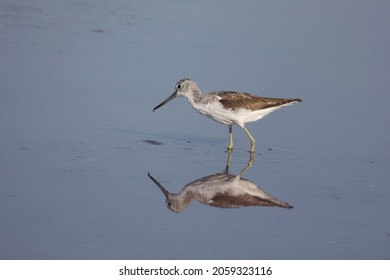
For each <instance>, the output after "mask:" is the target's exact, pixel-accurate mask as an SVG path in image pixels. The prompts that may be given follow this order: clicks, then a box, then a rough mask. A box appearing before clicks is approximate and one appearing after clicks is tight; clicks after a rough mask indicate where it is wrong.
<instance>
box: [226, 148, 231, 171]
mask: <svg viewBox="0 0 390 280" xmlns="http://www.w3.org/2000/svg"><path fill="white" fill-rule="evenodd" d="M227 153H228V157H227V160H226V167H225V173H226V174H228V173H229V167H230V161H231V159H232V150H228V151H227Z"/></svg>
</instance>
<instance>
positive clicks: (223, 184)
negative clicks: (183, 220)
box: [148, 152, 293, 213]
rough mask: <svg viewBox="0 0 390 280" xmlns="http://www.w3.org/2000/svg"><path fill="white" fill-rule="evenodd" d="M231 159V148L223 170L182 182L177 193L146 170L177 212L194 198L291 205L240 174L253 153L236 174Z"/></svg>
mask: <svg viewBox="0 0 390 280" xmlns="http://www.w3.org/2000/svg"><path fill="white" fill-rule="evenodd" d="M230 159H231V152H228V159H227V163H226V168H225V171H224V172H222V173H215V174H212V175H208V176H205V177H202V178H200V179H197V180H195V181H193V182H191V183H189V184H187V185H185V186H184V188H183V189H182V190H181V191H180V193H171V192H169V191H168V190H167V189H165V188H164V187H163V186H162V185H161V184H160V182H158V181H157V180H156V179H155V178H153V177H152V175H150V173H148V176H149V178H150V179H151V180H152V181H153V182H154V183H155V184H156V185H157V187H158V188H159V189H160V190H161V192H162V193H163V194H164V196H165V199H166V205H167V207H168V209H169V210H171V211H173V212H176V213H179V212H182V211H184V210H185V209H186V208H187V207H188V206H189V205H190V204H191V202H192V201H193V200H197V201H198V202H200V203H202V204H205V205H209V206H214V207H220V208H238V207H243V206H276V207H283V208H293V206H291V205H290V204H289V203H287V202H284V201H281V200H278V199H277V198H275V197H273V196H271V195H269V194H268V193H266V192H265V191H264V190H262V189H261V188H260V187H259V186H257V185H256V184H255V183H253V182H251V181H249V180H247V179H244V178H242V175H243V174H244V173H245V172H246V171H247V170H248V169H249V168H250V167H251V166H252V163H253V153H251V157H250V160H249V162H248V164H247V165H246V166H245V167H244V169H243V170H242V171H241V172H240V174H238V175H233V174H230V173H229V165H230Z"/></svg>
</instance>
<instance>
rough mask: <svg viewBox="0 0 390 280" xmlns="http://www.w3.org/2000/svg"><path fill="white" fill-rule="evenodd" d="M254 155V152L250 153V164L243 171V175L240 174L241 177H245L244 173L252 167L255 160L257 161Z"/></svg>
mask: <svg viewBox="0 0 390 280" xmlns="http://www.w3.org/2000/svg"><path fill="white" fill-rule="evenodd" d="M254 154H255V153H254V152H250V157H249V161H248V163H247V164H246V166H245V167H244V169H243V170H242V171H241V173H240V174H239V176H242V175H244V173H245V172H246V171H247V170H248V169H249V168H250V167H251V166H252V164H253V161H254V159H255V156H254Z"/></svg>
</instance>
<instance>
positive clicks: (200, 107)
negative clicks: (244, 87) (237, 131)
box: [191, 102, 282, 127]
mask: <svg viewBox="0 0 390 280" xmlns="http://www.w3.org/2000/svg"><path fill="white" fill-rule="evenodd" d="M191 105H192V107H193V108H194V109H195V110H197V111H198V112H199V113H201V114H202V115H205V116H207V117H209V118H210V119H212V120H214V121H216V122H219V123H223V124H227V125H231V124H238V125H239V126H241V127H244V126H245V123H247V122H255V121H258V120H260V119H262V118H264V117H265V116H266V115H268V114H269V113H271V112H273V111H275V110H277V109H279V108H280V107H282V106H277V107H272V108H267V109H263V110H257V111H252V110H248V109H237V110H226V109H225V108H224V107H223V106H222V104H221V103H219V102H213V103H208V104H191Z"/></svg>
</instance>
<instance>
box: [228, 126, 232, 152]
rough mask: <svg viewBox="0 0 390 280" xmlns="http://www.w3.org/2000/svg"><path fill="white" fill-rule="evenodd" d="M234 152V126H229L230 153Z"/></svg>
mask: <svg viewBox="0 0 390 280" xmlns="http://www.w3.org/2000/svg"><path fill="white" fill-rule="evenodd" d="M232 150H233V133H232V125H229V146H228V151H232Z"/></svg>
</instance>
